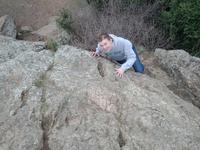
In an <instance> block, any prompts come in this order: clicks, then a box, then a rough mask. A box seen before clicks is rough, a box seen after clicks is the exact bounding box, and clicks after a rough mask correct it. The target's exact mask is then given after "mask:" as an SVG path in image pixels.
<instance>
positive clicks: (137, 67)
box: [117, 46, 144, 73]
mask: <svg viewBox="0 0 200 150" xmlns="http://www.w3.org/2000/svg"><path fill="white" fill-rule="evenodd" d="M133 51H134V52H135V55H136V61H135V63H134V64H133V69H134V70H135V72H140V73H143V72H144V65H143V64H142V63H141V61H140V58H139V56H138V54H137V51H136V48H135V46H133ZM117 62H118V63H120V64H123V63H125V62H126V60H121V61H117Z"/></svg>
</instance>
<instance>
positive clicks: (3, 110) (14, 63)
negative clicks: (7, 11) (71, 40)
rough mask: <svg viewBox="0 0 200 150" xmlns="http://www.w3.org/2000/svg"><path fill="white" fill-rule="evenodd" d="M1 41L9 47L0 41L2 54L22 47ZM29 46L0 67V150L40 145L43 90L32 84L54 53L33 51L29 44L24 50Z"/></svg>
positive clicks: (8, 40)
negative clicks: (9, 49) (8, 49)
mask: <svg viewBox="0 0 200 150" xmlns="http://www.w3.org/2000/svg"><path fill="white" fill-rule="evenodd" d="M1 38H3V37H1ZM4 40H5V43H6V41H7V42H8V43H9V45H7V46H8V47H6V46H5V43H3V42H0V48H1V49H0V51H1V52H2V50H6V49H7V48H11V47H13V50H15V49H14V48H16V49H19V50H20V48H21V49H23V48H24V46H25V45H24V43H23V44H22V43H21V42H20V41H12V43H11V42H10V39H9V38H5V39H4ZM26 44H28V43H26ZM15 46H16V47H15ZM28 47H29V48H30V49H26V51H23V52H21V53H19V54H18V55H17V56H16V57H15V58H13V59H10V60H8V61H6V62H4V63H1V64H0V150H11V149H13V150H14V149H15V150H16V149H18V150H27V149H37V148H38V147H40V146H41V145H43V144H42V143H43V142H42V140H43V130H42V128H41V120H42V117H41V113H40V111H41V110H40V109H41V105H42V104H41V103H42V102H41V100H40V99H41V97H42V89H40V88H38V87H35V86H34V84H35V82H37V80H38V79H39V78H40V77H41V76H42V75H43V74H44V73H45V72H46V70H48V68H49V66H50V65H51V64H52V63H53V54H52V52H51V51H49V50H42V51H39V52H37V51H34V50H35V49H34V48H33V46H32V45H29V46H27V47H25V48H28Z"/></svg>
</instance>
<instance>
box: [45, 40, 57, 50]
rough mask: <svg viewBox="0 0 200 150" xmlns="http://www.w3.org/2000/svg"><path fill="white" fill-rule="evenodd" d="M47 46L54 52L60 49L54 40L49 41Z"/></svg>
mask: <svg viewBox="0 0 200 150" xmlns="http://www.w3.org/2000/svg"><path fill="white" fill-rule="evenodd" d="M46 45H47V46H46V47H47V49H49V50H52V51H53V52H56V51H57V49H58V43H57V42H56V41H55V40H53V39H48V40H47V44H46Z"/></svg>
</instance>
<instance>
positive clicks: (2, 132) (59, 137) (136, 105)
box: [0, 37, 200, 150]
mask: <svg viewBox="0 0 200 150" xmlns="http://www.w3.org/2000/svg"><path fill="white" fill-rule="evenodd" d="M0 38H3V37H0ZM3 40H5V41H7V40H8V43H9V45H12V46H14V45H18V46H19V49H18V51H19V53H18V55H16V56H15V57H13V58H10V59H6V61H5V62H2V63H1V64H0V71H1V73H0V86H1V88H0V118H1V120H0V150H27V149H30V150H50V149H51V150H78V149H79V150H80V149H81V150H94V149H101V150H120V149H122V150H141V149H142V150H149V149H156V150H172V149H173V150H180V149H192V150H199V149H200V110H199V109H198V108H197V107H195V106H194V105H192V104H191V103H189V102H187V101H184V100H182V99H181V98H180V97H178V96H177V95H175V94H174V93H173V92H171V91H170V90H169V89H168V88H167V87H166V86H165V84H163V83H162V82H160V81H159V80H156V79H153V78H151V77H149V76H147V75H145V74H143V75H142V74H136V73H134V71H133V70H129V71H128V72H127V73H126V75H125V76H124V78H122V79H120V78H118V77H116V76H115V74H114V67H117V66H116V64H113V63H111V62H109V61H108V60H105V59H103V58H93V57H91V56H90V53H89V52H88V51H84V50H81V49H77V48H75V47H71V46H67V45H66V46H62V47H60V48H59V49H58V50H57V51H56V52H52V51H50V50H46V49H40V50H34V48H35V46H36V45H37V44H36V43H34V44H33V43H32V45H31V44H30V42H24V43H23V45H22V44H21V43H20V42H19V41H12V42H11V41H10V39H7V38H3ZM24 45H26V46H27V48H26V50H24V51H23V50H20V48H21V49H23V46H24ZM28 45H29V46H28ZM30 45H31V46H30ZM12 46H11V47H12ZM0 47H4V48H2V49H1V51H2V50H6V49H9V48H11V47H9V46H7V47H9V48H7V47H6V46H5V44H3V45H2V42H0ZM36 47H37V46H36ZM5 57H6V55H5Z"/></svg>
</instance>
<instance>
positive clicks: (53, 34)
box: [32, 16, 70, 45]
mask: <svg viewBox="0 0 200 150" xmlns="http://www.w3.org/2000/svg"><path fill="white" fill-rule="evenodd" d="M56 19H57V17H56V16H55V17H51V18H50V21H49V24H47V25H46V26H44V27H42V28H40V29H38V30H37V31H33V32H32V34H33V35H37V36H39V37H40V39H42V40H45V41H48V40H54V41H55V42H57V43H58V44H59V45H64V44H68V43H69V41H70V35H69V34H68V33H67V32H66V31H64V30H63V29H61V28H59V27H58V24H57V22H56Z"/></svg>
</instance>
